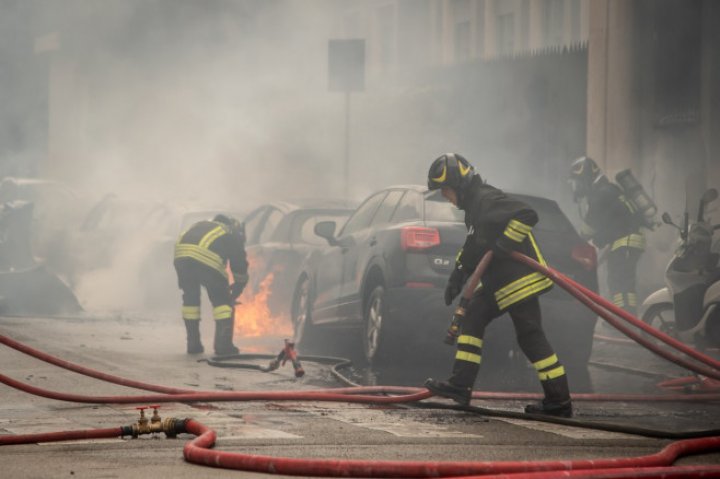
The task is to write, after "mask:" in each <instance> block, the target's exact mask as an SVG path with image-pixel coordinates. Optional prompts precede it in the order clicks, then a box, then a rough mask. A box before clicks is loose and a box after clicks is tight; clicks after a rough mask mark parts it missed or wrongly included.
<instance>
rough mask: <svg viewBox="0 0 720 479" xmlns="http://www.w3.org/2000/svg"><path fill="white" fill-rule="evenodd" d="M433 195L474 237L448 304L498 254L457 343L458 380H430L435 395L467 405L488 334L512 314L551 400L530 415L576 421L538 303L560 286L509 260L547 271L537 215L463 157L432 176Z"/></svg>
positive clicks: (437, 166) (439, 166) (449, 159)
mask: <svg viewBox="0 0 720 479" xmlns="http://www.w3.org/2000/svg"><path fill="white" fill-rule="evenodd" d="M428 187H429V189H430V190H436V189H440V190H441V192H442V195H443V197H445V199H447V200H448V201H450V202H451V203H453V204H454V205H455V206H456V207H458V208H459V209H461V210H463V211H464V212H465V225H466V226H467V228H468V235H467V238H466V240H465V244H464V245H463V247H462V249H461V250H460V252H459V253H458V255H457V258H456V261H455V268H454V269H453V272H452V273H451V275H450V278H449V280H448V283H447V287H446V288H445V304H446V305H448V306H449V305H450V304H452V302H453V300H454V299H455V298H456V297H457V296H458V295H459V294H460V292H461V290H462V287H463V284H464V283H465V281H466V280H467V278H468V277H469V276H470V275H471V274H472V271H473V270H474V269H475V267H476V265H477V264H478V262H479V261H480V259H481V258H482V256H483V255H484V254H485V253H486V252H487V251H489V250H492V251H493V260H492V261H491V262H490V265H489V266H488V269H487V270H486V271H485V273H484V275H483V277H482V278H481V286H480V287H479V288H478V289H477V290H476V291H475V292H474V294H473V297H472V299H471V300H470V302H469V304H468V305H467V306H466V308H467V312H466V315H465V318H464V320H463V324H461V334H460V335H459V336H458V338H457V352H456V354H455V362H454V365H453V370H452V375H451V376H450V378H449V379H448V380H447V381H438V380H435V379H432V378H430V379H428V380H427V381H426V382H425V386H426V387H427V388H428V389H429V390H430V391H431V392H433V393H434V394H436V395H439V396H444V397H449V398H451V399H454V400H455V401H456V402H458V403H460V404H463V405H467V404H469V402H470V398H471V393H472V388H473V385H474V383H475V378H476V376H477V374H478V371H479V368H480V362H481V358H482V349H483V336H484V333H485V328H486V327H487V326H488V325H489V324H490V322H491V321H492V320H493V319H495V318H497V317H498V316H500V315H502V314H503V313H505V312H508V313H509V314H510V318H511V319H512V322H513V326H514V327H515V333H516V336H517V341H518V344H519V346H520V348H521V349H522V351H523V353H524V354H525V356H526V357H527V358H528V360H530V362H531V363H532V364H533V366H534V367H535V369H536V370H537V374H538V377H539V379H540V383H541V385H542V388H543V391H544V393H545V397H544V399H543V401H542V402H541V403H539V404H530V405H528V406H526V407H525V412H527V413H532V414H547V415H554V416H561V417H571V416H572V403H571V400H570V392H569V388H568V380H567V376H566V374H565V369H564V367H563V366H562V364H561V363H560V360H559V359H558V357H557V355H556V354H555V352H554V351H553V348H552V346H550V343H549V342H548V340H547V338H546V337H545V332H544V331H543V328H542V324H541V311H540V301H539V298H538V296H539V295H541V294H543V293H546V292H548V291H550V289H551V288H552V286H553V283H552V280H550V279H549V278H547V277H545V276H543V275H542V274H540V273H538V272H536V271H534V270H532V269H530V268H529V267H527V266H525V265H523V264H522V263H519V262H516V261H515V260H513V259H512V258H510V257H509V254H510V253H511V252H513V251H519V252H521V253H523V254H526V255H528V256H530V257H531V258H533V259H535V260H537V261H538V262H540V263H541V264H545V260H544V259H543V256H542V254H541V253H540V250H539V248H538V245H537V243H536V242H535V239H534V237H533V234H532V227H533V225H535V223H537V221H538V216H537V213H536V212H535V211H534V210H533V209H532V208H530V207H529V206H528V205H526V204H525V203H523V202H521V201H519V200H517V199H515V198H512V197H510V196H508V195H506V194H505V193H503V192H502V191H501V190H499V189H497V188H494V187H492V186H490V185H488V184H487V183H485V182H484V181H483V180H482V178H481V177H480V175H478V174H475V170H474V168H473V167H472V166H471V165H470V163H468V161H467V160H466V159H465V158H463V157H462V156H460V155H458V154H454V153H447V154H445V155H442V156H441V157H439V158H437V159H436V160H435V161H434V162H433V163H432V165H431V166H430V171H429V173H428Z"/></svg>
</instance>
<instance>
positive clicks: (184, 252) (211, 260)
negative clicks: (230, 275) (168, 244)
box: [175, 243, 227, 278]
mask: <svg viewBox="0 0 720 479" xmlns="http://www.w3.org/2000/svg"><path fill="white" fill-rule="evenodd" d="M175 258H192V259H194V260H196V261H199V262H201V263H203V264H205V265H207V266H210V267H211V268H212V269H214V270H216V271H217V272H218V273H220V274H221V275H223V277H224V278H227V270H226V269H225V262H224V261H223V259H222V258H221V257H220V255H218V254H217V253H215V252H213V251H210V250H208V249H204V248H201V247H199V246H198V245H194V244H182V243H181V244H178V245H176V246H175Z"/></svg>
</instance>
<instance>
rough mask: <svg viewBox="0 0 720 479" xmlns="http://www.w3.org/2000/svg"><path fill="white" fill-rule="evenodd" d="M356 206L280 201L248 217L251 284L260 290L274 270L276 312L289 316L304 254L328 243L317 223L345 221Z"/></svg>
mask: <svg viewBox="0 0 720 479" xmlns="http://www.w3.org/2000/svg"><path fill="white" fill-rule="evenodd" d="M353 209H354V208H353V206H351V204H350V203H348V202H346V201H342V200H313V199H308V200H295V201H276V202H273V203H268V204H264V205H262V206H259V207H258V208H256V209H254V210H252V211H251V212H250V213H248V215H247V216H246V217H245V220H244V222H245V236H246V241H245V249H246V251H247V254H248V261H249V263H250V272H249V273H250V284H249V287H250V288H251V289H252V290H255V291H257V290H258V289H259V287H260V284H261V282H262V281H263V280H264V279H265V278H267V276H268V275H270V274H274V276H273V279H272V284H271V294H270V297H269V299H268V308H269V309H270V313H271V314H272V315H273V316H283V317H286V318H287V317H288V315H289V312H290V302H291V298H292V293H293V288H294V286H295V280H296V279H297V277H298V271H299V268H300V265H301V263H302V260H303V258H305V257H306V256H307V255H308V254H309V253H310V252H311V251H315V250H316V249H319V248H322V247H324V246H325V245H326V242H325V240H324V239H322V238H320V237H318V236H317V235H315V233H314V228H315V225H316V224H318V223H320V222H323V221H332V222H334V223H336V224H340V225H342V224H343V223H344V222H345V220H346V219H347V218H348V217H349V216H350V214H351V213H352V212H353Z"/></svg>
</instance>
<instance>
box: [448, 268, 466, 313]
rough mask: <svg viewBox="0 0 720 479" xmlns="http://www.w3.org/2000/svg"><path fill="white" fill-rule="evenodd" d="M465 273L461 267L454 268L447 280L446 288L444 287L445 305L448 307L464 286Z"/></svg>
mask: <svg viewBox="0 0 720 479" xmlns="http://www.w3.org/2000/svg"><path fill="white" fill-rule="evenodd" d="M466 279H467V278H466V277H465V272H464V271H463V270H462V267H461V266H456V267H455V269H454V270H453V272H452V273H451V274H450V278H448V282H447V286H445V305H446V306H450V305H451V304H452V302H453V300H454V299H455V298H456V297H457V296H458V295H459V294H460V293H461V292H462V287H463V285H464V284H465V280H466Z"/></svg>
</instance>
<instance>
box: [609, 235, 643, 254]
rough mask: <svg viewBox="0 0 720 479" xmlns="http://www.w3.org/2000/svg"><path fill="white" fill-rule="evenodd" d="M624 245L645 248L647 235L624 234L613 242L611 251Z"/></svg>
mask: <svg viewBox="0 0 720 479" xmlns="http://www.w3.org/2000/svg"><path fill="white" fill-rule="evenodd" d="M623 247H628V248H637V249H645V235H643V234H639V233H633V234H630V235H627V236H623V237H622V238H620V239H617V240H615V241H614V242H613V244H612V247H611V248H610V251H615V250H616V249H618V248H623Z"/></svg>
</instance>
